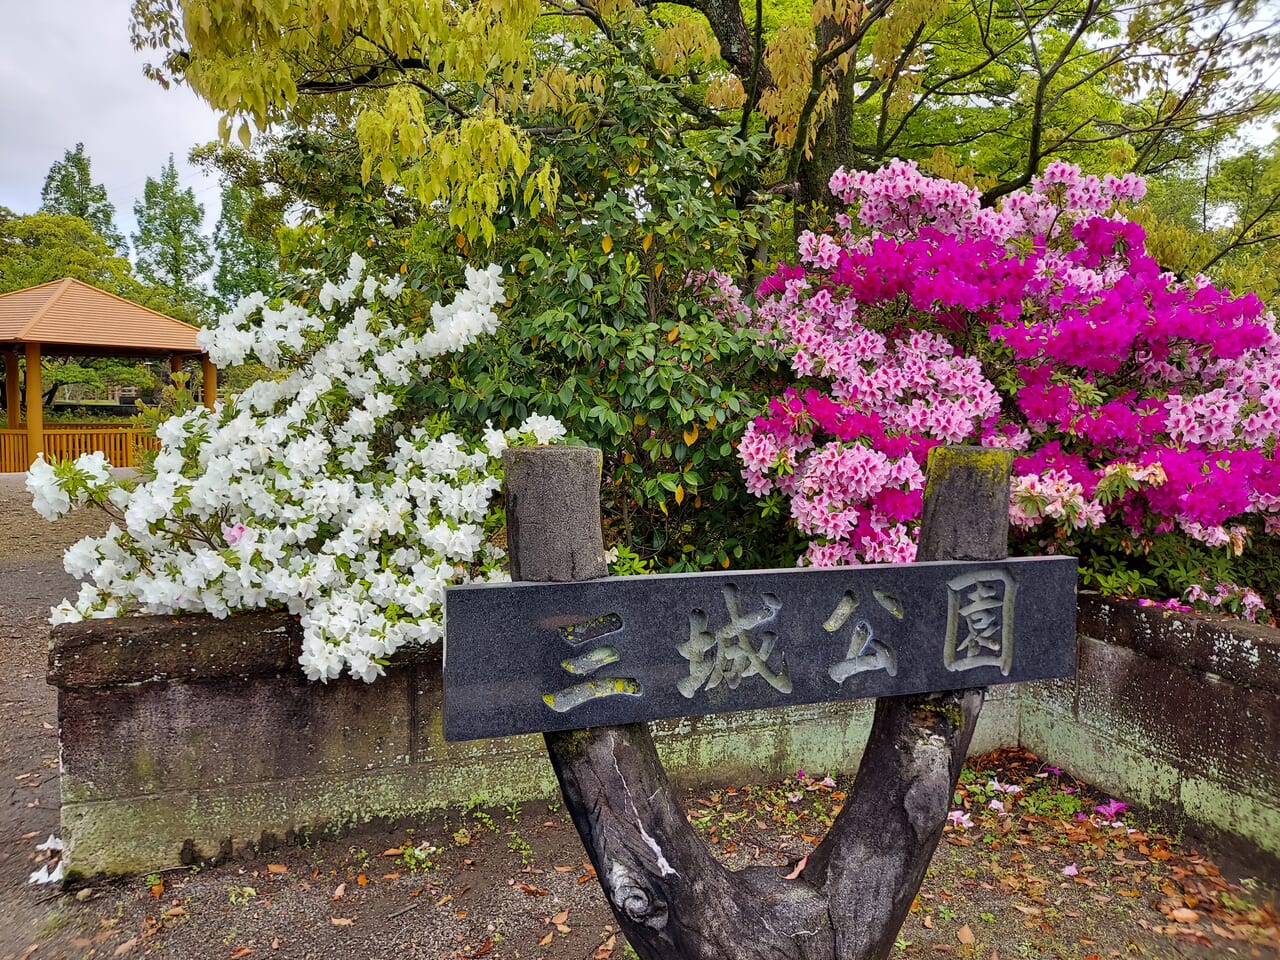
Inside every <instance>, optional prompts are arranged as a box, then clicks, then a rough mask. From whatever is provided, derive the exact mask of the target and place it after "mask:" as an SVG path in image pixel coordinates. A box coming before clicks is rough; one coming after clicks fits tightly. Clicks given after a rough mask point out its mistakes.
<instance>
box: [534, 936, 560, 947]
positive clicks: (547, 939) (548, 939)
mask: <svg viewBox="0 0 1280 960" xmlns="http://www.w3.org/2000/svg"><path fill="white" fill-rule="evenodd" d="M555 938H556V935H555V934H554V933H548V934H547V935H546V936H545V937H543V938H542V939H541V940H539V941H538V946H540V947H545V946H546V945H547V944H549V943H550V942H551V941H552V940H554V939H555Z"/></svg>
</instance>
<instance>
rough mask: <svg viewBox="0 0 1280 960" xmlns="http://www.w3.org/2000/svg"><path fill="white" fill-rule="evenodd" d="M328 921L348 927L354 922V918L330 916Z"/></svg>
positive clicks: (336, 925) (337, 925)
mask: <svg viewBox="0 0 1280 960" xmlns="http://www.w3.org/2000/svg"><path fill="white" fill-rule="evenodd" d="M329 922H330V923H332V924H333V925H334V926H335V927H349V926H351V925H352V924H353V923H355V921H354V920H351V919H348V918H347V917H330V918H329Z"/></svg>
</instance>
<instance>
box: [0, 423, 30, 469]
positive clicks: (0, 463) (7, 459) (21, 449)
mask: <svg viewBox="0 0 1280 960" xmlns="http://www.w3.org/2000/svg"><path fill="white" fill-rule="evenodd" d="M29 466H31V461H29V460H28V459H27V431H25V430H0V473H21V472H22V471H24V470H26V469H27V467H29Z"/></svg>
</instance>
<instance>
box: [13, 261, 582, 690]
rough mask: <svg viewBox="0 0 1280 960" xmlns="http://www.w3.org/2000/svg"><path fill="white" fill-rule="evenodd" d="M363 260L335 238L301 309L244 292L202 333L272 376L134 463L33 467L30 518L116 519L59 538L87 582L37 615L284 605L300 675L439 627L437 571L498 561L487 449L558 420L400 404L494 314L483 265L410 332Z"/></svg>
mask: <svg viewBox="0 0 1280 960" xmlns="http://www.w3.org/2000/svg"><path fill="white" fill-rule="evenodd" d="M363 271H364V262H363V260H361V259H360V257H358V256H353V257H352V258H351V266H350V269H349V271H348V273H347V276H346V277H345V278H343V279H342V281H341V282H339V283H333V282H326V283H325V284H324V286H323V288H322V289H321V291H320V294H319V297H318V298H317V299H318V302H319V306H320V311H319V312H311V311H309V310H307V309H306V308H304V307H302V306H300V305H298V304H295V303H285V304H284V305H283V306H281V307H280V308H278V309H276V308H273V307H271V306H269V305H268V304H267V298H266V297H265V296H264V295H262V294H256V295H254V296H251V297H246V298H245V299H244V300H242V301H241V302H240V304H239V306H237V307H236V308H235V309H234V310H232V311H231V312H230V313H228V314H227V315H226V316H224V317H222V319H221V321H220V322H219V323H218V325H217V326H216V327H212V328H210V329H208V330H204V331H202V332H201V334H200V343H201V346H202V347H203V348H204V349H205V350H207V351H208V353H209V356H210V358H211V359H212V360H213V361H214V363H216V364H218V365H219V366H227V365H231V364H237V363H243V362H245V361H246V360H250V359H254V360H257V361H258V362H259V363H262V364H264V365H265V366H267V367H270V368H272V369H274V370H277V371H280V372H281V373H280V378H279V379H277V380H265V381H260V382H258V383H255V384H253V385H252V386H251V387H249V388H248V389H247V390H245V391H244V392H243V393H241V394H240V395H239V396H237V397H235V398H233V399H231V400H230V401H228V402H226V403H224V404H220V405H219V406H218V408H217V410H216V411H214V412H210V411H208V410H206V409H205V408H203V407H198V408H195V409H192V410H188V411H186V412H184V413H182V414H180V415H178V416H175V417H173V418H171V419H169V420H167V421H165V422H164V423H163V424H161V426H160V427H159V429H158V430H157V436H158V438H159V440H160V444H161V447H160V452H159V454H158V455H157V456H156V459H155V462H154V466H153V470H152V472H153V474H154V476H151V477H149V479H146V480H144V481H142V482H139V483H137V484H136V485H132V486H131V485H130V484H128V483H127V482H122V481H120V480H117V479H116V478H114V477H113V476H112V474H111V471H110V469H109V464H108V463H107V462H106V461H105V459H104V458H103V456H102V454H90V455H86V456H82V457H80V458H79V459H78V460H75V461H64V462H58V463H52V464H51V463H46V462H45V461H44V460H43V459H39V460H37V461H36V462H35V463H34V464H33V465H32V467H31V470H30V472H29V474H28V478H27V487H28V489H29V490H30V491H31V493H32V495H33V498H34V505H35V508H36V509H37V510H38V511H39V512H40V513H41V514H43V515H44V516H45V517H47V518H49V519H51V520H52V519H56V518H57V517H59V516H61V515H62V514H64V513H65V512H66V511H68V510H69V509H71V508H72V507H75V506H79V505H81V504H84V503H93V504H97V505H98V506H100V507H102V508H103V509H105V510H107V511H108V512H109V513H110V514H111V515H112V518H113V520H114V522H113V524H112V525H111V527H110V528H109V529H108V530H107V533H106V535H105V536H101V537H86V538H85V539H83V540H81V541H80V542H79V543H77V544H75V546H73V547H71V548H70V549H69V550H68V551H67V553H66V557H65V565H66V568H67V571H68V572H69V573H71V574H72V575H73V576H76V577H79V578H81V579H86V578H87V580H88V581H89V582H86V583H85V584H84V585H83V586H82V587H81V590H80V594H79V596H78V597H77V598H76V599H75V600H74V601H67V602H64V603H63V604H62V605H61V606H59V607H56V608H55V609H54V611H53V621H54V622H55V623H56V622H66V621H75V620H80V619H82V618H86V617H117V616H122V615H126V614H130V613H174V612H178V611H201V612H207V613H211V614H213V615H214V616H218V617H225V616H227V615H228V614H230V613H232V612H234V611H238V610H252V609H261V608H277V609H279V608H283V609H287V610H289V611H290V612H291V613H294V614H297V615H298V616H299V618H300V620H301V624H302V628H303V649H302V655H301V657H300V658H299V662H300V663H301V664H302V666H303V668H304V669H305V670H306V673H307V675H308V676H309V677H310V678H312V679H319V680H328V679H330V678H333V677H337V676H338V675H340V674H341V673H342V671H343V669H346V670H348V671H349V672H350V673H351V675H352V676H356V677H360V678H361V679H363V680H365V681H372V680H373V679H375V678H376V677H378V676H379V675H381V674H382V672H383V667H384V666H385V664H386V662H387V658H388V657H389V656H390V655H391V654H392V653H394V652H395V651H396V650H397V649H399V648H400V647H402V646H404V645H405V644H411V643H426V642H431V641H435V640H438V639H439V638H440V637H441V635H442V632H443V628H442V617H441V604H442V601H443V599H444V588H445V586H446V584H449V583H457V582H462V581H466V580H474V579H483V580H497V579H502V578H504V577H505V574H504V573H503V572H502V568H501V563H502V559H503V552H502V551H501V550H500V549H498V548H497V547H496V546H494V544H493V543H492V542H490V540H489V538H488V537H487V536H486V532H487V524H488V525H491V524H492V522H493V515H492V514H491V513H490V509H489V508H490V502H491V500H492V498H493V496H494V494H495V493H496V492H497V491H498V489H499V487H500V485H501V473H500V467H501V455H502V451H503V449H504V448H505V447H506V446H507V445H508V444H511V443H549V442H553V441H555V440H558V439H560V438H561V437H563V435H564V428H563V427H562V426H561V425H560V424H559V423H558V422H557V421H555V420H552V419H550V418H546V417H538V416H534V417H531V418H529V419H528V420H527V421H526V422H525V423H524V424H523V425H522V426H521V427H520V428H518V429H516V430H511V431H508V432H507V433H505V434H504V433H502V432H500V431H498V430H494V429H488V430H486V431H484V435H483V436H482V437H480V438H478V439H476V438H468V437H463V436H460V435H458V434H457V433H454V432H452V431H450V430H449V428H448V421H447V418H445V417H442V416H437V417H432V416H423V417H420V419H419V420H418V421H417V422H411V417H412V415H413V412H414V411H412V409H411V406H410V404H409V389H410V385H411V384H412V383H413V382H414V381H415V380H417V379H420V378H422V377H426V376H429V375H430V369H431V361H432V359H433V358H436V357H439V356H441V355H443V354H447V353H451V352H455V351H460V350H462V349H463V348H465V347H466V346H467V345H468V344H470V343H472V342H473V341H474V340H475V339H476V338H477V337H479V336H481V335H482V334H486V333H492V332H493V331H494V330H495V329H496V328H497V325H498V317H497V314H496V313H495V312H494V307H495V306H496V305H498V304H500V303H502V302H503V299H504V295H503V289H502V280H501V274H500V270H499V268H498V267H496V266H490V267H489V268H488V269H487V270H473V269H468V270H467V275H466V287H465V289H463V290H462V291H461V292H460V293H458V295H457V296H456V298H455V299H454V300H453V302H452V303H450V304H448V305H442V304H440V303H435V304H433V305H432V307H431V312H430V321H431V322H430V324H429V325H428V326H426V329H423V330H420V329H418V328H419V327H421V326H423V325H424V324H423V322H421V321H419V322H417V323H413V322H409V323H405V322H401V321H399V320H398V319H397V317H398V316H400V315H402V314H407V313H408V310H407V309H406V308H405V307H403V306H401V305H399V304H398V300H399V298H400V295H401V290H402V286H401V284H400V282H399V280H394V279H393V280H385V279H380V278H376V277H367V278H366V277H364V276H363Z"/></svg>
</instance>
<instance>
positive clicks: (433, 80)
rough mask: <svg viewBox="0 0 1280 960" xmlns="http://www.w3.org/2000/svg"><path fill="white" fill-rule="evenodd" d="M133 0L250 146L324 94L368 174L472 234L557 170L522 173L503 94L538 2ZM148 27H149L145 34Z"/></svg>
mask: <svg viewBox="0 0 1280 960" xmlns="http://www.w3.org/2000/svg"><path fill="white" fill-rule="evenodd" d="M173 4H174V6H175V7H176V12H177V13H178V14H179V17H178V19H177V24H176V27H177V29H176V30H175V29H174V26H175V25H174V24H170V25H169V26H168V27H163V26H161V25H160V24H159V20H160V19H162V18H163V16H164V13H165V7H164V4H158V0H134V7H133V15H134V22H135V37H136V38H139V39H137V40H136V42H138V43H139V44H140V45H144V46H146V45H151V46H162V45H164V46H167V47H168V48H169V50H170V56H169V59H168V61H167V66H168V68H169V69H171V70H174V71H175V72H176V75H177V78H178V79H180V80H182V81H183V82H185V83H187V84H188V85H189V86H191V87H192V88H193V89H194V90H195V91H196V92H197V93H198V94H199V95H200V96H202V97H203V98H204V99H206V100H207V101H208V102H209V103H210V104H211V105H212V106H213V107H214V108H215V109H216V110H218V111H219V112H220V113H221V114H222V117H221V119H220V123H219V128H220V133H221V135H222V136H223V137H224V138H228V137H230V136H231V135H232V134H233V133H234V134H235V135H236V136H237V137H238V138H239V139H240V142H241V143H242V144H245V145H248V143H249V141H250V137H251V130H250V124H252V125H254V126H256V127H257V128H258V129H263V128H264V127H266V126H267V125H269V124H271V123H274V122H277V121H280V120H283V119H285V118H287V117H293V118H295V119H296V116H295V113H296V109H297V107H298V103H299V98H300V97H301V96H303V95H316V96H320V95H324V96H325V97H326V98H327V99H326V102H327V103H329V104H331V107H330V108H331V109H332V110H333V111H334V112H335V114H336V115H338V116H342V115H343V114H344V113H346V114H349V115H351V116H353V117H354V127H355V131H356V136H357V139H358V141H359V143H360V147H361V150H362V152H363V158H362V159H363V163H362V168H361V171H362V173H363V175H364V177H365V179H366V180H367V179H369V178H370V177H372V176H373V175H374V174H375V172H376V174H377V175H378V176H379V177H381V178H382V179H383V180H384V181H386V182H388V183H400V184H402V185H403V186H404V187H405V188H406V189H408V190H409V191H410V192H412V193H413V194H414V195H415V196H416V197H417V198H419V199H420V200H422V201H423V202H426V203H437V202H439V203H443V204H446V205H447V206H448V209H449V222H450V223H451V224H452V225H454V226H455V227H456V228H457V229H458V230H459V232H460V233H462V234H464V235H465V236H467V237H468V238H470V239H476V238H478V237H485V238H486V239H492V238H493V236H494V232H495V230H494V225H493V217H494V215H495V213H496V211H497V209H498V207H499V206H500V205H501V204H502V203H503V202H504V200H510V199H515V200H517V201H518V200H524V201H525V203H526V204H531V205H532V206H533V208H534V212H537V210H538V209H541V208H542V207H544V206H548V205H551V204H553V203H554V201H555V194H556V187H557V183H556V178H555V176H554V173H553V172H552V171H550V170H549V169H544V168H541V167H540V168H539V169H536V170H531V169H530V146H529V143H528V140H527V138H526V137H525V136H524V135H523V134H522V133H521V132H520V131H519V130H518V129H516V127H515V124H514V121H513V120H512V118H511V116H510V115H509V114H508V113H506V112H505V111H504V109H503V105H504V104H509V103H514V102H516V101H517V100H518V99H520V98H522V97H523V95H524V94H523V90H524V84H525V79H526V73H527V70H528V69H529V64H530V56H531V54H530V49H531V48H530V44H529V33H530V30H531V29H532V27H533V23H534V21H535V20H536V18H537V16H538V14H539V9H540V8H539V4H538V2H537V0H469V2H455V0H173ZM148 31H150V32H148Z"/></svg>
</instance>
